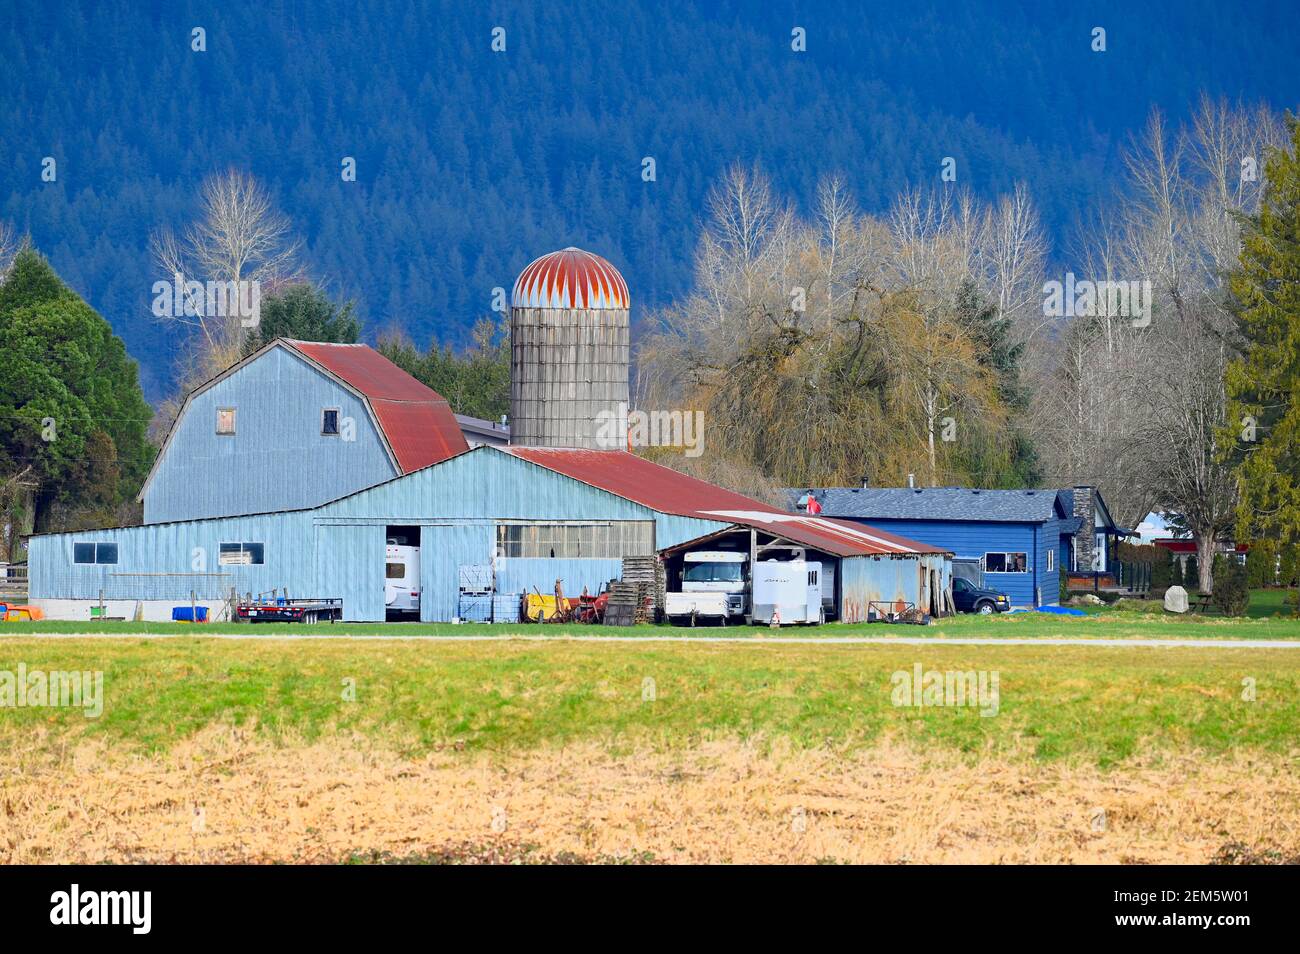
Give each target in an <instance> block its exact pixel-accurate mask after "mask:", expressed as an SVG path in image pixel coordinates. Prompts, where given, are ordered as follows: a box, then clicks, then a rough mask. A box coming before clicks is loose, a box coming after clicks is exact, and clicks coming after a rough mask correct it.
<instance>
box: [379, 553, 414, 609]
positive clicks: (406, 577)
mask: <svg viewBox="0 0 1300 954" xmlns="http://www.w3.org/2000/svg"><path fill="white" fill-rule="evenodd" d="M384 609H385V610H388V611H390V612H393V613H418V612H420V548H419V547H409V546H406V545H405V544H399V543H397V542H396V539H395V538H390V539H389V541H388V545H387V547H386V548H385V551H384Z"/></svg>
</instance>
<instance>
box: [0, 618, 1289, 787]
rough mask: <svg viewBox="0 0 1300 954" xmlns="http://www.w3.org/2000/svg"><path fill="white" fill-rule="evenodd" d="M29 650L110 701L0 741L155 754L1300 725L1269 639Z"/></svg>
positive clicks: (12, 663) (1140, 739)
mask: <svg viewBox="0 0 1300 954" xmlns="http://www.w3.org/2000/svg"><path fill="white" fill-rule="evenodd" d="M20 662H21V663H23V664H25V665H26V667H27V669H28V671H31V670H33V669H43V670H47V671H48V670H65V671H67V670H102V671H103V673H104V707H103V714H102V716H101V717H99V718H97V719H88V718H86V717H85V715H84V714H82V713H81V712H80V711H79V710H73V709H67V708H62V709H58V708H45V709H38V708H4V709H0V737H6V738H5V739H4V744H17V742H18V741H19V740H21V741H22V743H23V744H24V745H34V746H45V747H66V746H68V745H69V744H70V743H74V742H79V741H82V740H90V739H100V740H102V741H104V742H105V743H106V744H109V745H111V746H112V747H114V748H117V749H125V750H132V749H138V750H139V751H141V752H142V753H156V752H160V751H166V750H167V749H168V748H169V747H170V746H172V745H173V744H175V743H176V742H177V741H179V740H182V739H185V738H188V737H190V736H191V735H193V734H194V733H196V732H198V731H199V730H201V729H204V728H205V727H208V726H211V725H214V724H216V725H231V726H252V725H255V726H256V731H257V732H258V733H260V734H264V735H265V736H266V737H268V738H270V739H272V740H274V741H276V742H279V741H281V740H284V739H291V740H293V742H294V744H298V743H299V742H301V741H308V742H310V741H314V740H318V739H321V738H329V737H332V736H336V735H339V736H342V737H352V734H353V733H359V734H360V735H361V736H363V737H367V738H371V739H372V740H375V741H378V742H382V743H383V744H384V745H389V746H393V747H396V748H397V749H398V750H400V751H402V752H405V753H409V754H412V755H418V754H420V753H424V752H428V751H430V750H434V749H446V748H451V749H453V750H456V749H463V750H465V751H468V752H488V753H501V754H507V753H510V752H514V751H519V750H521V749H531V748H535V747H539V746H546V745H564V744H566V743H569V742H575V741H596V742H599V743H602V744H604V745H606V746H608V747H611V748H613V749H615V750H620V749H624V748H627V749H629V750H630V749H632V748H636V747H638V746H647V745H648V746H651V747H655V748H669V749H671V748H675V747H688V746H693V745H698V744H699V743H701V742H706V741H708V740H710V739H714V738H727V739H734V738H740V739H744V740H747V741H757V742H759V743H764V742H769V741H773V740H777V739H784V740H788V741H789V743H791V744H793V745H795V746H796V747H819V746H827V745H830V746H833V747H839V748H844V749H853V748H856V747H860V746H866V745H870V744H873V743H876V742H878V741H880V740H881V739H882V737H890V738H900V739H903V740H906V741H915V742H920V743H923V744H925V745H937V746H940V747H942V748H947V749H952V750H955V751H960V752H966V753H972V754H981V753H992V754H1004V755H1009V756H1014V757H1025V758H1030V759H1036V760H1055V759H1060V758H1071V759H1081V760H1083V761H1086V762H1090V763H1094V764H1097V765H1101V766H1105V765H1109V764H1111V763H1114V762H1117V761H1121V760H1124V759H1126V758H1128V757H1130V756H1132V755H1134V754H1146V753H1148V752H1150V753H1156V754H1159V753H1161V752H1185V751H1189V750H1194V751H1207V752H1227V751H1232V750H1238V749H1243V748H1257V749H1260V750H1264V751H1269V752H1273V753H1286V752H1291V751H1294V749H1295V746H1296V742H1297V738H1298V736H1297V727H1298V726H1300V656H1297V655H1295V654H1293V653H1291V652H1289V651H1281V652H1279V651H1274V650H1269V649H1254V650H1250V649H1204V650H1202V649H1196V648H1182V649H1150V648H1141V647H1134V648H1131V649H1129V648H1123V647H1095V648H1094V647H1042V648H1037V647H1025V646H1007V647H997V646H978V647H972V646H944V645H941V644H937V645H935V646H933V647H931V646H906V645H900V646H880V645H872V646H860V645H859V646H853V645H831V646H826V645H819V646H812V645H810V646H798V645H789V644H780V645H760V644H755V645H752V646H751V645H745V644H698V645H692V644H689V643H686V644H683V643H669V644H663V643H647V644H646V645H645V646H636V645H634V644H633V645H629V644H626V643H620V644H614V645H610V644H606V645H599V644H588V643H582V642H558V643H546V644H536V643H523V642H518V641H503V642H487V643H483V642H478V643H472V642H471V643H464V642H437V643H429V642H389V641H375V642H364V641H352V640H331V641H304V642H296V641H295V642H285V641H281V640H270V641H267V640H260V641H259V640H247V641H245V640H233V641H232V640H207V639H201V638H182V639H176V640H156V639H143V640H132V639H122V640H114V641H104V640H79V639H60V640H41V639H19V638H7V639H3V640H0V670H9V671H14V670H15V669H16V667H17V665H18V664H19V663H20ZM917 663H920V664H921V665H922V666H923V667H924V668H925V669H927V670H940V671H947V670H961V671H966V670H975V671H979V670H984V671H996V672H998V674H999V695H998V711H997V714H996V715H993V716H991V717H982V716H981V715H980V714H979V712H978V711H977V710H976V709H975V708H942V707H930V708H907V707H898V706H895V705H894V704H893V701H892V699H891V692H892V688H893V686H892V684H891V675H892V674H893V673H895V672H898V671H911V670H912V668H913V666H914V665H915V664H917ZM1245 679H1252V680H1254V688H1255V699H1254V701H1246V700H1245V699H1243V680H1245ZM646 680H653V687H654V691H653V697H654V698H653V699H652V700H647V699H646V698H644V696H645V695H646V692H645V689H646V687H647V686H648V685H650V683H647V682H646ZM349 681H351V682H349ZM349 686H353V687H354V688H355V693H354V699H349V698H345V696H346V692H345V690H347V688H348V687H349Z"/></svg>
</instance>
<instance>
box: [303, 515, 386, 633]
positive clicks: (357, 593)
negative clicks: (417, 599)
mask: <svg viewBox="0 0 1300 954" xmlns="http://www.w3.org/2000/svg"><path fill="white" fill-rule="evenodd" d="M384 529H385V528H384V527H383V526H381V525H378V524H375V525H365V524H353V525H338V524H318V525H317V526H316V540H315V555H316V560H315V563H316V581H315V592H313V593H308V594H305V595H307V596H317V597H322V598H340V597H341V598H342V600H343V618H344V619H345V620H353V621H357V622H383V620H384V552H385V551H384V543H385V540H386V539H387V538H386V537H385V535H384Z"/></svg>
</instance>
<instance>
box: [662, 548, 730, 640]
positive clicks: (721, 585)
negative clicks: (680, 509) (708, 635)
mask: <svg viewBox="0 0 1300 954" xmlns="http://www.w3.org/2000/svg"><path fill="white" fill-rule="evenodd" d="M746 560H748V556H747V555H746V554H744V553H738V552H736V551H734V550H695V551H693V552H691V553H687V554H685V555H684V556H683V557H682V590H681V592H680V593H666V594H664V614H665V615H666V616H667V617H668V618H669V619H670V620H674V621H684V620H687V619H689V620H690V621H691V622H692V623H694V622H695V620H696V619H717V620H720V621H721V622H723V623H726V622H727V620H728V618H730V617H733V616H744V615H745V562H746Z"/></svg>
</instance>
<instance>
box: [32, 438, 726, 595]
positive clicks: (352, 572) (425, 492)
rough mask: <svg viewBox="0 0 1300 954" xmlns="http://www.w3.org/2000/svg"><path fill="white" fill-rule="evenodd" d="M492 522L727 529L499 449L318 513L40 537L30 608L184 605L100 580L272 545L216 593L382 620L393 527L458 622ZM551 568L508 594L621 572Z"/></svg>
mask: <svg viewBox="0 0 1300 954" xmlns="http://www.w3.org/2000/svg"><path fill="white" fill-rule="evenodd" d="M301 472H302V470H301V468H299V469H298V470H295V471H293V472H291V473H290V474H286V475H282V476H281V480H282V481H284V482H286V483H291V482H292V481H293V480H295V479H297V477H298V475H299V474H300V473H301ZM496 519H510V520H648V519H654V520H655V522H656V536H657V538H658V540H657V545H658V546H660V547H662V546H664V545H665V544H664V543H663V540H664V539H665V536H666V538H667V539H669V540H676V541H680V540H685V539H693V538H694V537H697V536H700V535H701V534H703V533H706V532H709V531H711V530H715V529H720V528H722V527H723V526H726V524H722V523H717V522H714V521H711V520H699V519H695V518H687V517H676V516H665V515H662V514H657V513H656V512H655V511H653V510H650V509H649V508H647V507H644V506H642V505H640V504H637V503H633V502H631V501H629V500H625V499H623V498H621V497H618V496H616V495H614V494H611V493H607V492H605V491H603V490H599V489H597V488H594V487H591V486H588V485H587V484H584V483H581V482H579V481H575V480H572V479H570V478H567V477H564V476H562V475H560V474H556V473H554V472H552V471H549V470H546V469H544V468H541V467H537V466H536V465H533V464H530V463H528V462H527V461H523V460H520V459H518V458H515V457H513V456H511V455H509V454H506V453H503V452H501V451H498V450H495V449H493V448H479V449H476V450H474V451H470V452H468V453H466V454H463V455H461V456H459V457H456V458H452V459H451V460H448V461H445V462H443V463H442V464H438V465H435V466H434V467H430V468H427V469H425V470H422V471H417V472H416V473H413V474H409V475H407V476H405V477H401V478H397V479H394V480H390V481H388V482H387V483H384V484H380V485H378V486H375V487H371V488H369V489H367V490H364V491H361V492H359V493H356V494H353V495H351V496H349V497H346V498H343V499H341V500H338V501H335V502H334V503H330V504H327V505H325V506H323V507H318V508H316V509H314V510H302V511H296V512H289V513H277V514H266V515H258V516H250V517H231V518H221V519H213V520H195V521H181V522H176V523H166V524H152V525H148V526H145V527H136V528H126V529H116V530H100V531H95V532H92V533H84V534H82V533H78V534H63V535H58V536H41V537H34V538H32V540H31V548H30V553H31V566H32V572H31V577H32V596H33V598H50V599H87V600H88V599H94V598H96V597H97V596H98V593H99V589H100V588H101V587H104V588H105V589H106V590H107V592H106V594H105V598H120V599H146V598H149V599H154V598H157V599H171V598H176V599H180V598H181V597H184V598H186V599H188V595H189V590H190V588H191V585H192V584H193V581H190V582H184V581H181V582H178V580H181V577H177V578H176V579H172V578H170V577H168V578H160V579H159V580H156V581H153V582H142V580H144V578H140V577H137V578H135V579H133V580H125V579H115V580H113V581H111V585H110V584H106V583H105V577H106V575H107V572H108V570H110V569H115V570H116V571H118V572H134V573H166V574H187V573H190V572H192V571H191V569H190V565H191V559H192V558H191V550H192V549H193V548H194V547H200V546H201V547H206V548H207V551H206V552H207V554H208V560H209V566H208V569H209V570H214V569H216V554H217V544H218V543H219V542H246V541H247V542H259V543H264V544H265V547H266V551H265V552H266V564H265V565H263V566H256V567H222V568H220V569H221V570H222V571H229V577H230V578H229V579H225V578H224V577H223V578H222V579H220V580H213V581H209V582H211V585H212V586H213V587H214V588H223V589H222V591H223V592H224V591H225V589H228V588H229V586H235V587H236V588H237V590H238V592H239V593H241V594H243V593H246V592H253V593H259V592H267V591H270V590H271V589H277V590H283V589H284V588H288V589H289V591H290V595H291V596H295V597H309V596H316V597H341V598H343V599H344V601H345V607H344V608H345V613H346V614H347V616H348V618H349V619H356V620H382V619H383V618H384V617H383V562H384V561H383V541H384V534H385V529H386V525H387V524H418V525H421V526H422V527H423V528H425V529H424V530H423V531H422V536H423V538H424V539H425V541H426V542H425V543H424V545H423V546H422V551H423V552H422V555H421V556H422V565H423V569H422V577H423V581H422V584H421V586H422V590H421V593H422V603H425V598H426V596H427V600H428V602H427V603H425V605H426V606H427V612H428V613H429V614H430V617H429V618H439V619H451V618H453V617H454V616H455V609H456V595H457V593H456V589H457V573H458V569H459V566H460V565H461V564H470V563H482V562H486V561H490V560H491V558H492V551H493V548H494V545H495V537H494V532H495V531H494V524H495V520H496ZM452 524H460V526H451V525H452ZM80 540H87V541H101V540H102V541H116V542H117V543H118V544H119V548H120V553H119V565H118V567H116V568H105V567H98V566H85V567H82V566H75V565H73V563H72V544H73V542H74V541H80ZM548 562H550V561H505V562H504V573H505V575H506V582H507V585H508V586H510V587H515V586H518V587H519V590H521V591H522V589H523V588H524V586H525V585H527V586H529V587H531V586H532V585H533V584H535V583H536V584H538V585H539V587H540V588H541V589H542V590H543V592H550V587H553V586H554V583H555V580H556V578H557V577H558V578H560V579H563V580H564V581H565V587H566V590H571V592H572V593H573V594H577V593H580V592H581V591H582V587H583V586H584V585H586V586H587V587H588V588H589V589H591V590H593V591H594V590H595V589H596V587H597V586H598V585H599V584H601V583H603V582H605V581H606V580H608V579H610V578H611V577H614V576H617V575H618V565H619V563H618V561H617V560H556V561H554V564H553V565H552V566H551V567H550V568H544V567H543V566H542V565H541V564H544V563H548ZM512 564H514V565H512ZM529 564H532V565H529ZM543 583H545V584H546V585H545V586H543V585H542V584H543ZM164 591H165V592H164ZM215 595H216V594H215V593H214V594H213V595H212V596H206V595H205V598H214V597H215ZM435 614H436V616H435Z"/></svg>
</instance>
